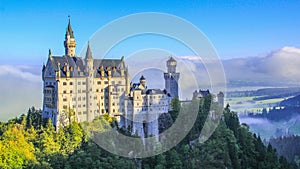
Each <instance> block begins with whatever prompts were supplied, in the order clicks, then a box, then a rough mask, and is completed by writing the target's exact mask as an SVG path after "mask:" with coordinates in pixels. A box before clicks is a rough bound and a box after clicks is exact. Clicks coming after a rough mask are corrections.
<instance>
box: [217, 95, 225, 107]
mask: <svg viewBox="0 0 300 169" xmlns="http://www.w3.org/2000/svg"><path fill="white" fill-rule="evenodd" d="M217 99H218V100H217V101H218V105H219V106H220V107H222V108H224V93H223V92H219V93H218V95H217Z"/></svg>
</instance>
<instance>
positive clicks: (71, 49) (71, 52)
mask: <svg viewBox="0 0 300 169" xmlns="http://www.w3.org/2000/svg"><path fill="white" fill-rule="evenodd" d="M64 46H65V55H66V56H71V57H74V56H75V49H76V41H75V37H74V32H73V30H72V26H71V22H70V17H69V24H68V27H67V30H66V35H65V41H64Z"/></svg>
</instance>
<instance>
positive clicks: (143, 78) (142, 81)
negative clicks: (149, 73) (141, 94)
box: [140, 76, 146, 87]
mask: <svg viewBox="0 0 300 169" xmlns="http://www.w3.org/2000/svg"><path fill="white" fill-rule="evenodd" d="M140 84H141V85H143V86H144V87H146V78H145V77H144V76H142V77H141V78H140Z"/></svg>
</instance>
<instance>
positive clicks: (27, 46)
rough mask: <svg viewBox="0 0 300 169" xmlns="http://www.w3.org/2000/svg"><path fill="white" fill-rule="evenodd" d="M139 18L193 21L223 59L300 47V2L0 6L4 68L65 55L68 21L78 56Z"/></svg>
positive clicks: (8, 1)
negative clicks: (120, 21)
mask: <svg viewBox="0 0 300 169" xmlns="http://www.w3.org/2000/svg"><path fill="white" fill-rule="evenodd" d="M138 12H163V13H169V14H173V15H176V16H179V17H181V18H184V19H186V20H188V21H190V22H191V23H193V24H194V25H196V26H197V27H198V28H199V29H200V30H201V31H202V32H203V33H204V34H206V36H207V37H208V38H209V39H210V41H211V42H212V44H213V45H214V46H215V48H216V49H217V51H218V53H219V55H220V56H221V58H233V57H246V56H256V55H260V54H264V53H267V52H270V51H273V50H277V49H279V48H281V47H283V46H295V47H300V29H299V28H300V1H299V0H289V1H287V0H274V1H269V0H257V1H252V0H231V1H229V0H201V1H196V0H195V1H193V0H192V1H181V0H172V1H158V0H157V1H156V0H154V1H147V0H145V1H116V0H110V1H89V0H87V1H53V0H51V1H50V0H43V1H37V0H31V1H24V0H23V1H22V0H20V1H16V0H1V1H0V23H1V26H0V56H1V57H0V63H1V64H23V63H26V64H41V63H42V62H45V61H46V58H47V53H48V49H49V48H51V49H52V51H53V53H54V54H57V55H62V54H63V53H64V49H63V40H64V34H65V28H66V26H67V16H68V15H71V21H72V26H73V30H74V32H75V38H76V41H77V47H78V48H77V53H79V52H80V49H81V48H82V47H83V45H84V44H85V43H86V41H87V40H88V39H89V37H90V36H91V35H92V34H93V33H94V32H95V31H97V30H98V29H99V28H101V27H102V26H104V25H105V24H107V23H109V22H110V21H112V20H114V19H117V18H119V17H122V16H125V15H129V14H134V13H138ZM153 43H156V42H153ZM150 47H151V46H150ZM177 50H180V48H179V49H177ZM178 52H179V53H180V51H178ZM120 53H121V54H120V55H123V54H122V53H125V54H126V51H120ZM181 53H182V52H181Z"/></svg>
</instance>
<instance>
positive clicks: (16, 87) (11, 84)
mask: <svg viewBox="0 0 300 169" xmlns="http://www.w3.org/2000/svg"><path fill="white" fill-rule="evenodd" d="M39 72H40V66H26V65H18V66H12V65H0V81H1V84H0V93H1V97H0V98H1V102H0V114H1V115H0V121H6V120H8V119H11V118H14V117H16V116H18V115H20V114H21V113H26V112H27V110H28V108H29V107H31V106H35V107H36V108H40V107H41V103H42V79H41V76H40V75H38V74H39Z"/></svg>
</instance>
